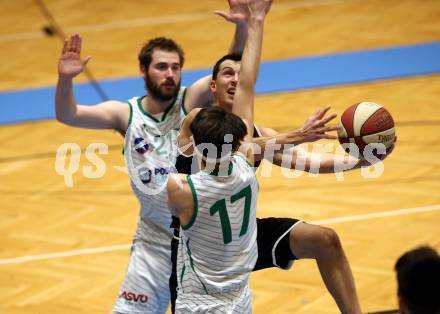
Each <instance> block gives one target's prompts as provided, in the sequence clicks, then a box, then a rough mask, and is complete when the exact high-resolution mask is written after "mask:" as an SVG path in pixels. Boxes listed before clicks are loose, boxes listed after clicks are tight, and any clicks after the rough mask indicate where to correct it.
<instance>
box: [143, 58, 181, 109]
mask: <svg viewBox="0 0 440 314" xmlns="http://www.w3.org/2000/svg"><path fill="white" fill-rule="evenodd" d="M144 79H145V85H146V89H147V92H148V95H149V96H150V97H152V98H154V99H157V100H159V101H170V100H172V99H174V98H175V97H176V96H177V93H178V92H179V88H180V81H181V68H180V59H179V55H178V54H177V53H176V52H172V51H163V50H154V52H153V55H152V61H151V64H150V66H149V67H148V70H146V71H145V72H144Z"/></svg>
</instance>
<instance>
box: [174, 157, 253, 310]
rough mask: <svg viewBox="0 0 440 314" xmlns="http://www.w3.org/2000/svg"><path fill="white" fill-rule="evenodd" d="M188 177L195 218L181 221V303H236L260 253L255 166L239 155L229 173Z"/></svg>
mask: <svg viewBox="0 0 440 314" xmlns="http://www.w3.org/2000/svg"><path fill="white" fill-rule="evenodd" d="M187 179H188V183H189V185H190V187H191V190H192V194H193V200H194V212H193V216H192V218H191V221H190V222H189V223H188V224H187V225H185V226H184V225H181V233H180V236H181V238H180V243H179V253H178V254H179V255H178V262H177V276H178V298H177V300H178V302H177V304H178V306H182V305H183V303H185V304H186V305H185V306H186V308H188V306H190V305H188V302H190V303H191V300H193V301H194V303H193V304H194V306H195V304H198V302H200V299H201V298H202V299H203V298H204V296H206V298H208V297H207V295H210V297H209V298H212V297H213V296H215V298H216V299H219V300H228V301H231V302H233V300H237V299H238V298H240V297H242V296H243V295H245V294H246V295H247V292H246V291H247V289H248V280H249V273H250V272H251V271H252V269H253V268H254V265H255V263H256V260H257V255H258V250H257V240H256V239H257V225H256V205H257V196H258V182H257V179H256V177H255V173H254V170H253V168H252V167H251V166H250V164H249V163H248V162H247V160H246V159H245V157H244V156H243V155H242V154H240V153H236V154H234V155H233V156H232V158H231V163H230V165H229V171H228V175H227V176H216V175H213V174H208V173H207V172H205V171H200V172H198V173H196V174H193V175H190V176H187ZM179 300H180V301H179ZM220 302H221V301H220ZM193 309H195V307H194V308H193Z"/></svg>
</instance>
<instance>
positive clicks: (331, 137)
mask: <svg viewBox="0 0 440 314" xmlns="http://www.w3.org/2000/svg"><path fill="white" fill-rule="evenodd" d="M321 138H323V139H324V138H325V139H328V140H335V139H337V138H338V137H337V136H335V135H331V134H325V133H324V134H322V135H321Z"/></svg>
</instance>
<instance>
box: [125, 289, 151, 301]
mask: <svg viewBox="0 0 440 314" xmlns="http://www.w3.org/2000/svg"><path fill="white" fill-rule="evenodd" d="M119 297H120V298H123V299H125V300H127V301H130V302H141V303H147V301H148V296H146V295H145V294H136V293H133V292H127V291H122V293H121V294H120V295H119Z"/></svg>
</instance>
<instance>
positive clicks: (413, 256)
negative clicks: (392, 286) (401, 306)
mask: <svg viewBox="0 0 440 314" xmlns="http://www.w3.org/2000/svg"><path fill="white" fill-rule="evenodd" d="M394 268H395V270H396V272H397V284H398V294H399V296H400V297H401V298H402V300H403V301H404V303H405V304H406V306H407V307H408V309H409V310H410V311H411V313H413V314H440V298H439V291H440V256H439V255H438V254H437V252H436V251H434V250H433V249H432V248H430V247H427V246H424V247H420V248H417V249H414V250H411V251H409V252H407V253H405V254H403V255H402V256H401V257H400V258H399V259H398V260H397V262H396V265H395V267H394Z"/></svg>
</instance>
